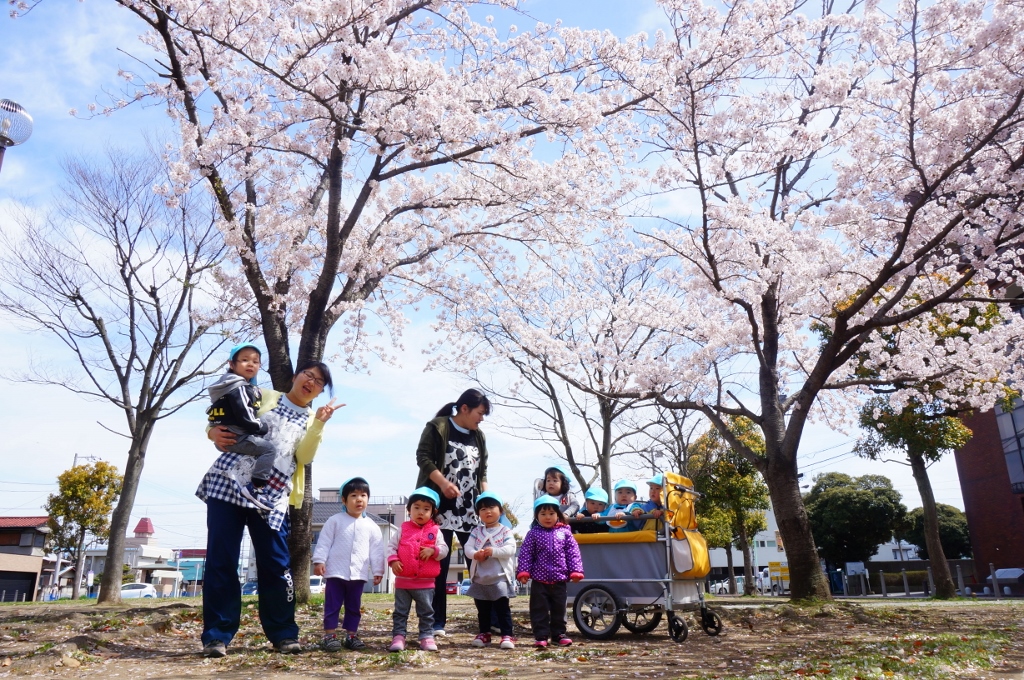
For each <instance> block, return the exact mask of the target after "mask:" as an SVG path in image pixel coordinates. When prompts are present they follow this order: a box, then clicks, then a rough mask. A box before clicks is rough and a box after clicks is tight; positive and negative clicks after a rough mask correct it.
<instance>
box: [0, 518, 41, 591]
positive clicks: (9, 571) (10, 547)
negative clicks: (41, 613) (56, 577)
mask: <svg viewBox="0 0 1024 680" xmlns="http://www.w3.org/2000/svg"><path fill="white" fill-rule="evenodd" d="M48 521H49V518H48V517H45V516H41V517H39V516H37V517H0V602H14V601H21V600H25V601H29V602H30V601H33V600H36V599H37V593H38V592H39V589H40V588H41V587H42V586H43V585H44V583H43V581H44V580H45V579H44V578H43V576H44V568H43V565H44V562H45V561H46V559H45V558H46V555H45V548H46V536H47V534H49V533H50V529H49V527H48V526H47V522H48ZM48 571H49V576H50V578H51V579H52V577H53V566H52V561H51V566H50V569H49V570H48Z"/></svg>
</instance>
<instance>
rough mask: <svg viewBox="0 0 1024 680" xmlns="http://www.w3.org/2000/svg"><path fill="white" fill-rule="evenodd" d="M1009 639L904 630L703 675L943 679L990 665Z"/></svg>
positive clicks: (765, 679) (761, 679) (767, 679)
mask: <svg viewBox="0 0 1024 680" xmlns="http://www.w3.org/2000/svg"><path fill="white" fill-rule="evenodd" d="M1008 644H1009V640H1008V638H1007V636H1006V635H1005V634H1004V633H1002V632H989V633H982V634H978V635H958V634H955V633H942V634H939V635H905V636H897V637H894V638H893V639H891V640H881V641H875V642H870V641H864V640H858V641H856V642H850V643H847V644H842V645H835V644H831V645H827V646H824V647H822V648H821V649H815V650H813V652H812V651H811V650H808V651H807V652H805V654H804V655H803V656H802V657H800V658H796V659H792V658H790V659H778V660H775V659H770V658H769V659H767V660H765V661H763V662H761V663H759V664H758V665H757V666H756V667H755V669H754V670H753V671H752V672H745V673H743V674H742V675H731V674H728V673H722V674H715V675H710V676H704V677H712V678H722V679H726V678H728V679H730V680H731V679H733V678H736V679H737V680H738V679H739V678H750V679H752V680H777V679H780V678H792V677H794V676H805V677H808V676H828V677H829V678H830V680H831V679H833V678H834V679H835V680H921V679H927V680H944V679H947V678H949V679H952V678H957V677H961V675H962V674H963V672H964V671H965V670H983V669H988V668H991V667H992V666H993V665H994V664H995V663H996V661H997V660H998V659H999V658H1001V657H1002V656H1003V654H1004V653H1005V649H1006V647H1007V645H1008ZM769 656H770V655H769Z"/></svg>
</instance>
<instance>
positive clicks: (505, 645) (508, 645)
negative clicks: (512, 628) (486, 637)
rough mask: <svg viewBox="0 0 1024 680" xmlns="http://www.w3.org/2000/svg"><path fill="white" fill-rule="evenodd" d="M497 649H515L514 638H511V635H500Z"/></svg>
mask: <svg viewBox="0 0 1024 680" xmlns="http://www.w3.org/2000/svg"><path fill="white" fill-rule="evenodd" d="M498 647H499V648H501V649H515V648H516V641H515V638H513V637H512V636H511V635H502V636H501V644H500V645H498Z"/></svg>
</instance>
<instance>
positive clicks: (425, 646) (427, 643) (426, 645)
mask: <svg viewBox="0 0 1024 680" xmlns="http://www.w3.org/2000/svg"><path fill="white" fill-rule="evenodd" d="M420 649H422V650H423V651H424V652H436V651H437V643H436V642H434V638H432V637H425V638H423V639H422V640H420Z"/></svg>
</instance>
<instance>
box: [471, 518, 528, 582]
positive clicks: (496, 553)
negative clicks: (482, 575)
mask: <svg viewBox="0 0 1024 680" xmlns="http://www.w3.org/2000/svg"><path fill="white" fill-rule="evenodd" d="M484 548H491V550H492V553H491V556H490V557H489V558H488V559H491V560H496V561H497V562H498V564H499V565H500V566H501V570H502V572H504V574H505V580H506V581H508V582H509V583H510V584H512V585H513V586H514V585H515V582H516V565H515V559H514V558H515V556H516V538H515V536H513V535H512V530H511V529H509V528H508V527H506V526H504V525H501V524H499V525H498V526H497V527H495V528H494V529H488V528H487V527H485V526H484V525H483V524H478V525H476V526H475V527H473V530H472V531H470V532H469V540H468V541H466V545H464V546H462V552H464V553H465V554H466V561H467V562H469V574H470V579H471V580H473V581H476V578H474V577H475V576H476V571H477V567H478V566H479V564H480V563H479V562H477V561H476V560H474V559H473V555H476V553H477V551H478V550H482V549H484Z"/></svg>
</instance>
